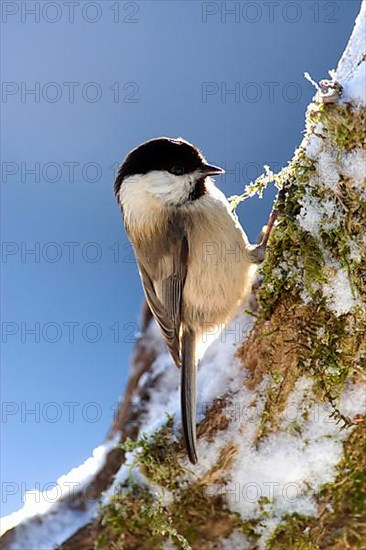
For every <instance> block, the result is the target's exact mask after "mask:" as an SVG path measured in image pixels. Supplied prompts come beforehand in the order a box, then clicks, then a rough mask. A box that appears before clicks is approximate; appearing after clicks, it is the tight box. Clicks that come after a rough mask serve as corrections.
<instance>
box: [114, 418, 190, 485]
mask: <svg viewBox="0 0 366 550" xmlns="http://www.w3.org/2000/svg"><path fill="white" fill-rule="evenodd" d="M172 425H173V419H172V418H169V419H168V422H167V423H166V425H165V426H163V428H161V429H160V430H158V431H156V432H155V433H154V434H153V435H152V436H151V437H149V438H148V437H147V436H146V435H145V434H143V435H142V436H141V437H140V439H139V440H138V441H136V442H135V441H130V440H129V441H127V443H125V444H124V445H123V447H124V449H125V450H127V451H129V450H134V451H135V454H134V461H133V463H132V464H131V465H130V466H131V468H132V467H138V468H139V470H140V471H141V473H142V474H143V475H144V476H145V477H146V478H147V479H149V480H150V481H151V483H153V484H154V485H159V486H160V487H163V488H164V489H168V490H170V491H172V490H174V489H176V488H178V487H179V481H178V480H179V477H180V476H181V475H182V474H183V468H182V467H181V466H180V462H179V460H177V457H178V456H179V455H180V454H181V451H179V444H178V442H174V441H172Z"/></svg>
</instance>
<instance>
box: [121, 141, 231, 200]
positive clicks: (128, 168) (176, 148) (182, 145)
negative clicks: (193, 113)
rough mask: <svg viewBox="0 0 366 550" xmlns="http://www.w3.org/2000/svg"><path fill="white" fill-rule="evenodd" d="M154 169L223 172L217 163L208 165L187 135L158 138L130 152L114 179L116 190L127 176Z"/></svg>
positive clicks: (206, 172)
mask: <svg viewBox="0 0 366 550" xmlns="http://www.w3.org/2000/svg"><path fill="white" fill-rule="evenodd" d="M153 170H166V171H167V172H171V173H172V174H175V175H177V176H179V175H182V174H190V173H191V172H194V171H195V170H202V172H203V173H204V174H205V175H207V176H208V175H210V174H219V173H222V172H223V170H221V169H220V168H218V167H216V166H209V165H207V164H206V161H205V158H204V157H203V155H202V154H201V152H200V151H199V149H198V148H197V147H195V146H194V145H192V144H191V143H188V142H187V141H185V140H184V139H181V138H177V139H172V138H167V137H160V138H155V139H151V140H149V141H145V143H142V144H141V145H139V146H138V147H136V148H135V149H133V150H132V151H131V152H130V153H129V154H128V155H127V157H126V158H125V160H124V161H123V163H122V164H121V166H120V168H119V171H118V174H117V178H116V181H115V183H114V192H115V194H116V195H117V194H118V191H119V190H120V187H121V185H122V182H123V180H124V179H125V178H127V177H129V176H134V175H135V174H147V173H148V172H151V171H153Z"/></svg>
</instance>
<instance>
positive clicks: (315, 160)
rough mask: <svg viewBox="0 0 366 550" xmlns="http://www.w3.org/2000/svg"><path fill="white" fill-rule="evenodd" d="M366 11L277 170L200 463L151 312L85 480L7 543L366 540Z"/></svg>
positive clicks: (219, 368) (220, 351) (221, 354)
mask: <svg viewBox="0 0 366 550" xmlns="http://www.w3.org/2000/svg"><path fill="white" fill-rule="evenodd" d="M365 16H366V5H365V2H363V3H362V7H361V12H360V14H359V16H358V19H357V22H356V26H355V29H354V31H353V34H352V36H351V39H350V42H349V44H348V46H347V48H346V51H345V53H344V55H343V56H342V59H341V61H340V62H339V65H338V69H337V71H336V73H335V74H334V75H332V78H331V80H328V81H322V82H321V83H320V85H319V86H318V91H317V94H316V97H315V98H314V102H313V103H312V104H311V105H310V106H309V108H308V111H307V115H306V134H305V137H304V140H303V142H302V144H301V145H300V147H299V149H298V150H297V151H296V152H295V155H294V158H293V160H292V161H291V162H290V163H289V165H288V167H286V168H285V169H284V170H282V171H281V173H280V174H278V175H277V176H276V183H277V185H278V186H279V188H280V189H281V192H280V194H279V199H278V201H277V204H276V208H277V210H278V223H277V226H276V227H275V229H274V231H273V233H272V236H271V239H270V243H269V250H268V253H267V256H266V259H265V262H264V264H263V266H262V268H261V274H260V280H261V284H260V287H259V289H258V290H257V292H256V300H257V302H258V304H257V305H254V304H253V303H252V304H249V306H248V307H250V306H251V309H252V310H253V312H252V314H244V313H243V312H239V313H238V316H237V318H236V319H234V321H233V322H232V324H231V326H230V327H228V328H227V330H225V331H224V332H223V333H222V334H221V335H220V337H219V338H218V339H216V341H214V342H213V344H212V345H211V346H210V347H209V349H208V351H207V353H206V356H205V358H204V360H203V362H202V365H201V368H200V372H199V376H198V388H199V391H198V422H199V425H198V454H199V464H198V465H197V466H195V467H193V466H191V465H190V463H189V462H188V461H187V458H186V455H185V452H184V448H183V444H182V437H181V431H180V415H179V407H178V403H179V397H178V391H179V390H178V385H179V373H178V370H177V369H176V368H174V367H173V366H172V363H171V359H170V357H169V355H168V354H167V352H166V350H165V347H164V345H163V343H162V341H161V338H160V335H159V332H158V330H157V328H156V326H155V324H154V323H153V322H151V318H150V317H149V315H148V314H147V313H145V322H144V333H143V336H142V339H141V341H140V342H139V343H138V345H137V349H136V354H135V358H134V361H133V369H132V374H131V379H130V382H129V385H128V389H127V392H126V396H125V398H124V401H123V402H122V405H121V411H120V413H121V414H120V415H119V416H118V418H117V419H116V421H115V423H114V425H113V428H112V430H111V435H110V439H109V442H108V443H107V444H106V445H105V446H104V447H103V448H102V449H101V450H100V451H99V455H98V456H99V458H97V457H95V460H94V462H93V463H90V464H89V468H88V467H85V468H84V470H81V471H79V473H75V472H74V476H72V475H71V474H72V473H71V474H70V476H71V477H70V476H69V477H67V478H66V480H67V481H70V480H72V479H74V480H75V479H77V480H78V481H79V482H80V486H79V487H78V490H77V491H76V492H75V494H74V495H72V497H70V495H68V496H67V497H66V496H65V494H64V496H63V499H62V500H61V501H60V502H59V503H56V504H54V505H52V506H49V507H48V509H47V510H40V511H39V514H38V515H36V516H35V515H34V510H33V511H32V513H28V514H27V513H26V510H23V511H22V513H21V514H20V515H19V516H18V517H17V518H15V520H14V523H17V521H18V522H19V521H20V520H21V522H20V523H19V524H18V525H17V526H16V527H15V528H14V529H13V530H11V531H9V532H8V533H7V534H6V535H5V536H4V538H3V541H2V542H3V546H2V547H3V548H7V549H12V548H13V549H15V548H16V549H18V550H19V549H22V548H27V549H29V548H37V549H47V550H48V549H50V548H52V545H54V544H61V548H62V549H63V550H74V549H75V548H77V549H78V550H79V549H85V550H86V549H88V550H91V549H92V548H94V547H96V548H97V549H100V550H104V549H112V548H116V549H119V548H121V549H122V548H123V549H128V550H133V549H135V550H155V549H159V548H163V549H165V550H167V549H169V548H185V549H188V548H193V549H194V550H196V549H197V550H198V549H199V550H202V549H206V548H207V549H208V548H217V549H228V550H235V549H237V550H244V549H247V548H248V549H254V548H265V547H266V548H268V549H284V548H291V547H294V548H295V549H296V548H298V549H305V548H306V549H309V550H310V549H317V548H334V549H336V548H337V549H346V548H362V547H363V545H364V536H363V535H364V534H365V533H364V529H365V519H366V518H365V498H364V491H365V490H366V487H365V469H366V458H365V457H366V452H365V451H366V449H365V431H364V427H365V378H364V376H365V373H364V372H363V371H364V368H365V363H366V232H365V227H366V179H365V167H366V132H365V127H366V100H365V82H366V56H365V51H364V44H365V36H366V28H365V27H366V17H365ZM252 301H254V299H253V298H252ZM166 413H167V414H166ZM127 437H129V438H130V439H128V440H127ZM116 441H119V442H124V449H123V450H122V449H120V448H115V447H114V448H112V447H113V446H114V445H115V443H116ZM115 474H117V475H116V476H115ZM90 476H91V477H90ZM61 481H62V482H63V483H64V482H65V478H64V479H63V480H61ZM64 485H65V483H64ZM101 495H102V502H101V505H100V506H99V508H98V506H97V502H96V499H97V498H98V497H100V496H101ZM32 514H33V516H32ZM27 516H28V518H27ZM29 516H30V517H29ZM73 533H75V534H73ZM71 535H72V536H71ZM70 536H71V537H70ZM68 537H70V538H69V539H68ZM66 539H68V540H66ZM65 541H66V542H65Z"/></svg>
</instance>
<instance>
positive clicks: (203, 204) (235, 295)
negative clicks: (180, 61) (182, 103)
mask: <svg viewBox="0 0 366 550" xmlns="http://www.w3.org/2000/svg"><path fill="white" fill-rule="evenodd" d="M222 173H224V170H223V169H222V168H219V167H217V166H212V165H210V164H208V163H207V162H206V160H205V158H204V156H203V155H202V153H201V152H200V151H199V149H198V148H197V147H196V146H194V145H192V144H191V143H189V142H188V141H186V140H184V139H182V138H177V139H173V138H167V137H160V138H156V139H151V140H149V141H146V142H145V143H142V144H141V145H139V146H138V147H136V148H135V149H133V150H132V151H131V152H130V153H129V154H128V155H127V157H126V158H125V160H124V162H123V163H122V164H121V166H120V168H119V170H118V174H117V177H116V180H115V183H114V192H115V195H116V198H117V201H118V203H119V204H120V206H121V208H122V214H123V219H124V225H125V228H126V232H127V235H128V237H129V239H130V241H131V243H132V246H133V249H134V253H135V256H136V260H137V264H138V268H139V273H140V277H141V281H142V285H143V288H144V291H145V295H146V300H147V303H148V305H149V307H150V309H151V312H152V314H153V316H154V317H155V319H156V321H157V323H158V325H159V327H160V329H161V332H162V335H163V337H164V340H165V343H166V345H167V347H168V350H169V352H170V354H171V356H172V358H173V360H174V362H175V364H176V365H177V366H178V367H181V410H182V428H183V437H184V442H185V446H186V449H187V453H188V457H189V460H190V461H191V462H192V463H193V464H195V463H197V445H196V372H197V363H198V356H199V347H200V344H201V343H202V342H203V341H205V340H204V339H203V338H204V336H205V334H207V333H208V331H210V332H211V333H212V327H213V326H214V327H222V326H223V325H224V324H225V323H227V321H228V320H230V318H231V317H232V316H233V314H234V313H235V312H236V310H237V308H238V305H239V304H240V302H242V301H243V300H244V298H245V296H246V295H247V294H248V292H249V290H250V284H251V277H250V270H251V269H250V268H251V266H252V265H253V264H256V263H260V262H261V261H262V260H263V258H264V253H265V248H266V242H267V237H266V236H264V237H263V238H262V240H261V241H260V242H259V243H258V244H257V245H250V244H249V242H248V239H247V236H246V234H245V232H244V230H243V229H242V227H241V225H240V223H239V221H238V219H237V217H236V216H235V214H234V213H233V212H232V211H231V209H230V206H229V203H228V201H227V199H226V197H225V195H224V194H223V193H222V192H221V191H220V190H219V189H218V188H217V187H216V186H215V183H214V181H213V179H212V178H211V176H215V175H219V174H222Z"/></svg>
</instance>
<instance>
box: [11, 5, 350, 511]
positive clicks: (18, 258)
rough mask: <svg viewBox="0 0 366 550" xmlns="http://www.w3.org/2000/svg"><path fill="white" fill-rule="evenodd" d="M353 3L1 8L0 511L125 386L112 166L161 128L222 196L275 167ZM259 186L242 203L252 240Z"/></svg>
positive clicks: (91, 439) (57, 462) (88, 444)
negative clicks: (198, 160)
mask: <svg viewBox="0 0 366 550" xmlns="http://www.w3.org/2000/svg"><path fill="white" fill-rule="evenodd" d="M359 5H360V1H359V0H346V1H339V0H338V1H335V2H332V1H320V2H317V1H315V2H313V1H307V0H304V1H300V2H285V1H277V2H274V1H273V2H199V1H192V2H191V1H185V2H183V1H171V2H168V1H166V2H160V1H145V2H144V1H142V2H122V1H121V2H118V1H109V0H105V1H99V2H88V1H84V0H82V1H80V2H76V1H75V2H63V1H57V2H48V1H46V2H33V1H27V2H14V1H9V2H8V1H3V2H2V3H1V8H2V14H1V15H2V38H1V40H2V59H1V61H2V71H1V73H2V81H3V84H2V98H1V110H2V127H1V129H2V137H3V144H2V149H1V153H2V165H1V166H2V240H3V244H2V257H1V260H2V263H1V268H2V288H1V299H2V311H1V313H2V325H1V328H2V400H3V408H2V413H3V414H2V424H1V428H2V430H1V433H2V453H3V454H2V498H1V512H2V514H6V513H9V512H11V511H14V510H15V509H17V508H19V507H20V506H21V503H22V495H23V493H24V490H30V489H32V488H34V487H36V488H37V489H39V490H42V489H45V488H47V487H50V484H52V483H54V482H55V481H56V479H57V477H59V476H60V475H62V474H63V473H66V472H67V471H68V470H70V469H71V468H72V467H73V466H76V465H78V464H79V463H81V462H82V461H84V460H85V459H86V458H87V457H88V456H89V455H90V452H91V450H92V449H93V448H94V447H96V446H97V445H98V444H99V443H101V442H102V441H103V439H104V437H105V434H106V432H107V430H108V427H109V425H110V424H111V420H112V415H113V410H114V409H115V403H116V401H117V400H118V397H119V396H120V394H121V392H122V390H123V388H124V385H125V383H126V379H127V376H128V368H129V358H130V354H131V351H132V349H133V341H134V338H135V337H136V334H137V332H138V324H139V311H140V306H141V302H142V290H141V287H140V282H139V278H138V274H137V269H136V266H135V264H134V262H133V259H132V257H131V249H130V247H129V245H128V241H127V239H126V235H125V234H124V231H123V228H122V222H121V218H120V213H119V210H118V207H117V205H116V203H115V199H114V197H113V193H112V184H113V179H114V169H115V166H116V165H117V163H119V162H121V161H122V159H123V157H124V156H125V155H126V154H127V152H128V151H129V150H130V149H131V148H132V147H134V146H136V145H137V144H139V143H140V142H142V141H144V140H146V139H148V138H152V137H156V136H159V135H167V136H172V137H177V136H182V137H184V138H186V139H188V140H190V141H192V142H193V143H195V144H197V145H198V146H199V147H200V148H201V149H202V151H203V153H204V154H205V156H206V157H207V159H208V160H209V162H211V163H213V164H218V165H220V164H221V165H223V166H224V167H226V169H227V170H229V173H228V174H227V175H226V176H224V177H221V178H217V183H218V185H219V186H220V187H221V189H222V190H223V191H224V192H225V193H226V194H227V195H228V196H229V195H232V194H238V193H240V192H242V191H243V189H244V186H245V184H247V183H249V182H250V180H251V179H253V178H255V177H256V176H257V175H258V174H259V173H260V171H261V167H262V166H263V165H264V164H269V165H271V166H272V167H273V168H274V169H275V170H278V169H279V168H280V167H281V166H284V165H285V164H286V163H287V161H288V160H289V159H290V158H291V156H292V154H293V151H294V149H295V148H296V146H297V145H298V144H299V143H300V141H301V138H302V131H303V126H304V112H305V108H306V105H307V104H308V103H309V101H310V99H311V97H312V95H313V90H312V88H311V85H310V84H309V82H307V81H306V80H305V79H304V78H303V73H304V72H305V71H308V72H309V73H310V74H311V76H312V77H313V78H314V79H315V80H319V79H321V78H326V77H327V70H328V69H331V68H335V66H336V63H337V61H338V58H339V56H340V54H341V53H342V51H343V49H344V47H345V44H346V42H347V39H348V37H349V35H350V32H351V30H352V27H353V22H354V20H355V16H356V14H357V12H358V10H359ZM273 197H274V190H272V189H271V190H268V191H267V192H266V195H265V197H264V198H263V199H262V200H259V199H251V200H250V201H247V202H246V203H245V204H242V205H241V206H240V207H239V209H238V213H239V216H240V220H241V222H242V224H243V226H244V228H245V230H246V231H247V233H248V235H249V238H250V239H251V240H252V241H253V240H255V239H256V237H257V235H258V233H259V231H260V228H261V226H262V225H263V224H264V223H265V222H266V220H267V216H268V214H269V210H270V205H271V201H272V199H273ZM31 251H33V253H32V252H31ZM172 368H174V367H173V366H172ZM32 411H33V412H32Z"/></svg>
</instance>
